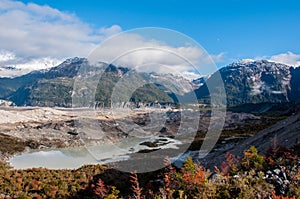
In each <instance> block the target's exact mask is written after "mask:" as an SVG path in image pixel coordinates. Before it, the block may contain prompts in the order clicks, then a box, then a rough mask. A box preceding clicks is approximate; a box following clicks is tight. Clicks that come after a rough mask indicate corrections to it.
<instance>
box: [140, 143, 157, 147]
mask: <svg viewBox="0 0 300 199" xmlns="http://www.w3.org/2000/svg"><path fill="white" fill-rule="evenodd" d="M140 145H144V146H147V147H158V144H157V143H155V142H142V143H141V144H140Z"/></svg>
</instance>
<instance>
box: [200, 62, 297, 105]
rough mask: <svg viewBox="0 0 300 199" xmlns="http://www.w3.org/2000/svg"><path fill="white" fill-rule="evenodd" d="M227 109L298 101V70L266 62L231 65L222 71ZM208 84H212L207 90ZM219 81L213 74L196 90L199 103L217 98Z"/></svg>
mask: <svg viewBox="0 0 300 199" xmlns="http://www.w3.org/2000/svg"><path fill="white" fill-rule="evenodd" d="M219 73H220V75H221V77H222V79H223V83H224V87H225V90H226V95H227V104H228V105H230V106H234V105H241V104H247V103H263V102H269V103H274V102H275V103H277V102H280V103H281V102H290V101H299V100H300V84H299V83H300V68H293V67H290V66H287V65H284V64H279V63H274V62H268V61H265V60H260V61H251V62H239V63H233V64H231V65H229V66H226V67H224V68H221V69H220V70H219ZM207 84H211V85H214V86H213V89H212V90H210V91H208V88H207ZM220 85H222V82H219V80H218V79H217V73H215V74H213V75H212V76H211V77H210V78H209V79H208V80H207V81H206V84H205V85H203V86H201V87H200V88H199V89H196V90H195V92H196V94H197V97H198V99H200V101H201V102H206V103H207V102H209V100H210V97H209V96H210V93H211V95H218V90H219V87H220Z"/></svg>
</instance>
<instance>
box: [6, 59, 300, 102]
mask: <svg viewBox="0 0 300 199" xmlns="http://www.w3.org/2000/svg"><path fill="white" fill-rule="evenodd" d="M82 68H86V69H89V68H93V69H92V70H91V71H92V73H91V74H89V75H91V76H92V77H100V79H99V82H98V85H97V90H96V94H95V100H96V101H101V102H103V103H104V104H105V105H106V106H109V104H110V100H111V98H110V97H111V95H112V92H113V89H114V87H115V85H116V84H117V83H118V81H119V80H120V79H121V78H122V77H125V76H126V75H127V76H129V75H131V76H130V77H128V78H133V76H132V75H134V78H135V80H136V81H139V83H140V84H141V85H142V86H141V87H140V88H138V89H137V90H135V91H134V92H133V93H132V96H131V99H130V100H131V101H134V102H155V101H157V102H168V103H170V102H171V103H173V102H177V100H178V99H177V98H178V96H179V97H182V99H186V100H185V101H186V102H187V103H188V102H189V101H188V97H189V95H190V94H191V93H193V92H195V93H196V96H197V99H198V100H199V102H200V103H205V104H209V103H210V95H213V94H216V95H217V93H218V90H219V89H220V88H219V86H220V85H224V88H225V91H226V95H227V104H228V105H229V106H238V105H241V104H249V103H254V104H257V103H268V102H269V103H284V102H292V101H299V100H300V68H294V67H290V66H287V65H284V64H280V63H275V62H269V61H265V60H258V61H241V62H238V63H233V64H230V65H228V66H225V67H223V68H221V69H219V70H218V71H217V72H215V73H214V74H212V75H209V76H206V77H201V78H199V79H196V80H193V81H190V80H187V79H184V78H183V77H180V76H177V75H173V74H158V73H153V72H152V73H141V72H137V71H135V70H133V69H129V68H125V67H118V66H115V65H112V64H106V63H99V64H98V65H97V67H95V66H91V65H89V63H88V60H87V59H85V58H72V59H68V60H66V61H64V62H63V63H61V64H60V65H58V66H56V67H53V68H50V69H47V70H37V71H32V72H30V73H28V74H25V75H22V76H18V77H12V78H0V99H4V100H9V101H12V102H14V103H15V104H17V105H18V106H23V105H28V106H62V107H70V106H71V105H72V95H73V94H74V93H73V92H74V91H73V84H74V81H75V78H76V77H77V75H78V72H79V70H80V69H82ZM0 72H1V71H0ZM100 74H101V75H100ZM218 75H220V76H221V77H222V81H223V84H222V82H217V81H220V79H218V78H217V77H218ZM209 84H211V85H213V87H212V88H210V89H211V90H208V86H207V85H209ZM127 87H130V85H127ZM83 88H84V89H85V93H87V94H90V93H88V92H89V91H88V88H85V87H84V86H83ZM125 90H126V89H125Z"/></svg>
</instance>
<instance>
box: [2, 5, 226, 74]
mask: <svg viewBox="0 0 300 199" xmlns="http://www.w3.org/2000/svg"><path fill="white" fill-rule="evenodd" d="M0 27H2V28H1V29H0V66H15V67H16V68H19V69H28V70H32V69H41V68H47V67H50V66H52V65H53V64H54V63H55V64H56V63H58V62H60V61H62V60H63V59H65V58H67V57H75V56H78V57H87V56H88V55H89V53H90V52H91V51H92V50H93V49H95V47H96V46H97V44H99V43H100V42H101V41H105V39H106V38H108V37H110V36H112V35H114V34H116V33H120V32H121V31H122V28H121V27H120V26H118V25H112V26H111V27H103V28H92V27H91V26H90V25H89V24H87V23H84V22H82V21H81V20H80V19H79V18H78V17H77V16H76V15H75V14H74V13H66V12H62V11H60V10H57V9H55V8H52V7H49V6H41V5H37V4H35V3H28V4H25V3H22V2H20V1H13V0H0ZM109 41H110V42H107V43H105V44H104V45H106V46H105V48H103V49H104V50H102V51H101V50H100V51H99V52H98V53H99V54H101V56H100V58H101V60H100V61H104V62H105V61H111V60H112V59H114V58H115V57H116V56H118V55H121V54H122V53H125V52H127V51H128V50H129V49H138V48H147V47H149V48H153V49H143V50H136V51H135V52H132V53H131V54H127V56H124V57H122V58H120V59H118V60H117V61H116V62H117V63H118V64H120V65H124V66H127V67H135V68H139V69H142V68H143V70H155V71H156V72H158V71H160V72H174V73H183V72H185V71H192V70H194V68H193V67H192V65H191V64H189V63H187V62H186V61H185V60H184V59H187V60H189V61H190V62H192V63H193V64H194V65H196V66H200V68H201V66H202V67H204V68H203V71H200V73H204V74H207V73H212V72H214V71H212V69H213V70H215V68H209V67H208V68H209V69H208V68H205V67H206V65H207V64H208V63H212V62H211V59H213V60H214V61H215V62H220V61H222V58H223V56H224V53H220V54H219V55H213V56H211V57H210V56H208V55H207V53H205V52H204V51H203V50H202V49H201V48H199V47H197V46H189V45H182V46H176V47H173V46H171V45H167V44H165V43H164V42H161V41H159V40H155V39H152V38H151V39H145V38H144V37H143V36H142V35H140V34H126V33H125V34H121V36H119V37H115V38H114V39H113V40H109ZM178 55H180V56H181V57H184V59H182V58H180V56H178ZM98 58H99V57H98ZM162 66H164V67H162Z"/></svg>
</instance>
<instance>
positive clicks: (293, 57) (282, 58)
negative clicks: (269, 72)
mask: <svg viewBox="0 0 300 199" xmlns="http://www.w3.org/2000/svg"><path fill="white" fill-rule="evenodd" d="M269 61H273V62H278V63H282V64H286V65H289V66H295V67H298V66H300V54H294V53H292V52H287V53H282V54H278V55H273V56H271V57H270V58H269Z"/></svg>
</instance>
